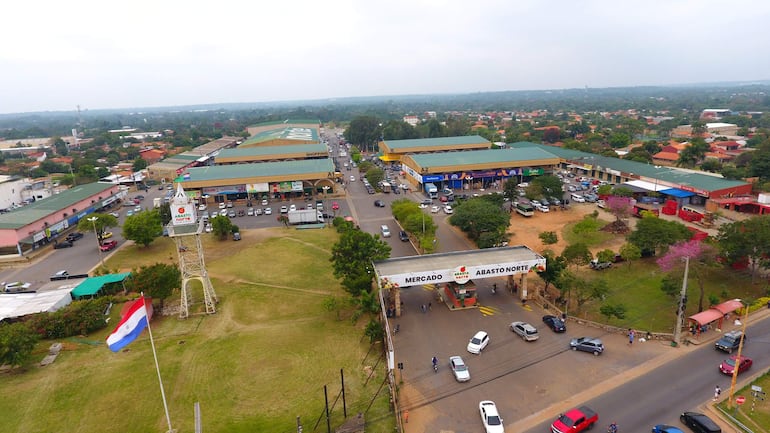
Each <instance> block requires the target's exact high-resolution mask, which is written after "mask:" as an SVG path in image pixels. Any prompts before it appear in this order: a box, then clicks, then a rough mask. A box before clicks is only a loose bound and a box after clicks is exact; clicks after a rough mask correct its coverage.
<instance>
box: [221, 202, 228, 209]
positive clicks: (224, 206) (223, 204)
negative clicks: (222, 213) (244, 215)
mask: <svg viewBox="0 0 770 433" xmlns="http://www.w3.org/2000/svg"><path fill="white" fill-rule="evenodd" d="M226 207H227V205H226V204H225V202H222V203H219V208H220V209H224V208H226Z"/></svg>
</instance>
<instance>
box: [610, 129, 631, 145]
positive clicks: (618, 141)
mask: <svg viewBox="0 0 770 433" xmlns="http://www.w3.org/2000/svg"><path fill="white" fill-rule="evenodd" d="M609 143H610V146H611V147H612V148H613V149H617V148H620V147H626V146H628V145H629V144H631V137H629V136H628V134H625V133H622V132H616V133H614V134H612V135H611V136H610V138H609Z"/></svg>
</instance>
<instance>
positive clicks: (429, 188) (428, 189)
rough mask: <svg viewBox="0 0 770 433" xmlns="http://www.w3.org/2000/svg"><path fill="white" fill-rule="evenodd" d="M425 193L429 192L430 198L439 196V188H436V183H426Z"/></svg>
mask: <svg viewBox="0 0 770 433" xmlns="http://www.w3.org/2000/svg"><path fill="white" fill-rule="evenodd" d="M425 194H427V195H428V197H430V198H438V188H436V185H435V184H432V183H426V184H425Z"/></svg>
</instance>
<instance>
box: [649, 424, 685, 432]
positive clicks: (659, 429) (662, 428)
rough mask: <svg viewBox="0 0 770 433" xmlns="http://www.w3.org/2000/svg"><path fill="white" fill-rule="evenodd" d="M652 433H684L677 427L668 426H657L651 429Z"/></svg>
mask: <svg viewBox="0 0 770 433" xmlns="http://www.w3.org/2000/svg"><path fill="white" fill-rule="evenodd" d="M652 433H684V432H683V431H682V429H680V428H679V427H674V426H672V425H668V424H658V425H656V426H654V427H653V428H652Z"/></svg>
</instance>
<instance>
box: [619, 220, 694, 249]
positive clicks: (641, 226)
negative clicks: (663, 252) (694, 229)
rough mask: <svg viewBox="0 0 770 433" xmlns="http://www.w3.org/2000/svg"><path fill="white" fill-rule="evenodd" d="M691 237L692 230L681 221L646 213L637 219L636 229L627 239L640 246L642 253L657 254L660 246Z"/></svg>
mask: <svg viewBox="0 0 770 433" xmlns="http://www.w3.org/2000/svg"><path fill="white" fill-rule="evenodd" d="M691 237H692V233H690V230H688V229H687V227H686V226H685V225H684V224H682V223H680V222H677V221H668V220H665V219H663V218H657V217H655V216H653V215H644V216H642V219H640V220H639V221H637V223H636V230H634V231H633V232H631V234H629V235H628V238H627V239H628V242H630V243H632V244H634V245H636V246H637V247H638V248H639V250H640V251H641V252H642V255H645V254H655V252H656V251H657V250H658V249H660V248H663V247H667V246H669V245H672V244H674V243H676V242H678V241H683V240H686V239H690V238H691Z"/></svg>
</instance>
